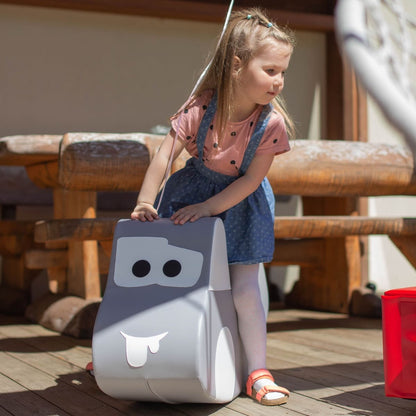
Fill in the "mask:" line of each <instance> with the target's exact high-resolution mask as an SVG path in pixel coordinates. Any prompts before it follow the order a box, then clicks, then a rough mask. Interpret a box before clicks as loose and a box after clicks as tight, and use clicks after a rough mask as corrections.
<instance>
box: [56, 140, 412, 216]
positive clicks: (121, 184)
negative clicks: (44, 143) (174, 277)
mask: <svg viewBox="0 0 416 416" xmlns="http://www.w3.org/2000/svg"><path fill="white" fill-rule="evenodd" d="M160 140H161V136H158V135H146V134H143V133H135V134H124V135H116V134H98V133H89V134H87V133H71V134H66V135H65V136H64V139H63V142H62V148H61V159H60V171H59V182H60V183H61V185H62V186H63V187H64V188H66V189H72V190H107V191H117V190H123V191H136V190H138V189H140V186H141V183H142V181H143V176H144V174H145V171H146V168H147V166H148V164H149V161H150V159H151V158H152V157H153V154H154V152H155V149H157V147H158V146H159V144H160ZM186 157H187V156H185V153H184V156H183V157H182V158H180V159H179V161H178V163H177V164H176V165H175V166H174V170H177V169H179V168H181V167H182V166H183V163H184V161H185V160H186ZM132 169H134V171H135V173H136V174H135V175H131V174H130V173H131V171H132ZM267 177H268V179H269V181H270V183H271V185H272V188H273V190H274V191H275V193H278V194H281V195H284V194H286V195H303V196H343V197H347V196H355V197H356V196H376V195H415V194H416V177H415V175H414V172H413V157H412V155H411V153H410V151H409V150H408V149H406V148H405V147H402V146H393V145H388V144H382V143H361V142H348V141H342V140H296V141H295V142H293V144H292V150H291V151H290V152H288V153H285V154H283V155H280V156H279V157H278V158H275V160H274V162H273V164H272V166H271V169H270V171H269V173H268V175H267ZM344 214H345V212H344Z"/></svg>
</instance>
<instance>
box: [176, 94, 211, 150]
mask: <svg viewBox="0 0 416 416" xmlns="http://www.w3.org/2000/svg"><path fill="white" fill-rule="evenodd" d="M212 95H213V91H205V92H203V93H202V94H201V95H200V96H198V97H196V98H195V99H194V100H192V101H191V102H190V103H189V104H185V106H184V108H183V110H182V111H181V112H179V113H178V115H175V116H173V117H171V119H170V121H171V126H172V128H173V130H175V132H178V136H179V138H180V139H181V140H182V141H184V142H185V147H186V150H187V151H188V153H189V154H190V155H191V156H197V155H198V150H197V146H196V137H197V134H198V129H199V125H200V124H201V120H202V118H203V116H204V114H205V111H206V109H207V108H208V104H209V102H210V100H211V98H212Z"/></svg>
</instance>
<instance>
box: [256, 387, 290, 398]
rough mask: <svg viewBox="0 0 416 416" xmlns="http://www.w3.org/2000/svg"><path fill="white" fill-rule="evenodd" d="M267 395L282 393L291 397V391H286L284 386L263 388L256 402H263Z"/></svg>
mask: <svg viewBox="0 0 416 416" xmlns="http://www.w3.org/2000/svg"><path fill="white" fill-rule="evenodd" d="M267 393H282V394H284V395H285V396H288V397H289V394H290V393H289V390H287V389H285V388H284V387H282V386H278V385H274V386H272V385H270V386H264V387H263V388H261V389H260V390H259V391H258V392H257V394H256V400H257V401H259V402H261V399H262V398H263V397H264V396H265V395H266V394H267Z"/></svg>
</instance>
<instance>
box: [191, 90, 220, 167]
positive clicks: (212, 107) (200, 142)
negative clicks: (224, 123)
mask: <svg viewBox="0 0 416 416" xmlns="http://www.w3.org/2000/svg"><path fill="white" fill-rule="evenodd" d="M216 111H217V93H216V92H215V93H214V95H213V97H212V98H211V101H210V102H209V104H208V108H207V109H206V111H205V114H204V116H203V117H202V120H201V123H200V125H199V129H198V134H197V136H196V146H197V149H198V158H199V159H200V160H202V158H203V156H204V143H205V138H206V137H207V133H208V129H209V128H210V126H211V124H212V121H213V120H214V116H215V112H216Z"/></svg>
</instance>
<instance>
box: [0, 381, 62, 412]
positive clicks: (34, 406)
mask: <svg viewBox="0 0 416 416" xmlns="http://www.w3.org/2000/svg"><path fill="white" fill-rule="evenodd" d="M0 395H1V401H0V415H19V416H33V415H35V414H38V415H42V414H43V415H46V414H48V415H59V416H70V415H69V414H68V413H66V412H65V411H64V410H63V409H60V408H59V407H56V406H54V405H53V404H51V403H49V401H48V400H45V399H43V398H42V397H40V396H39V395H37V394H36V393H34V392H32V391H30V390H28V389H27V388H25V387H23V386H22V385H20V384H19V383H16V382H15V381H13V380H12V379H10V378H9V377H6V376H5V375H3V374H1V373H0ZM1 409H4V413H3V412H2V410H1Z"/></svg>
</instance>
